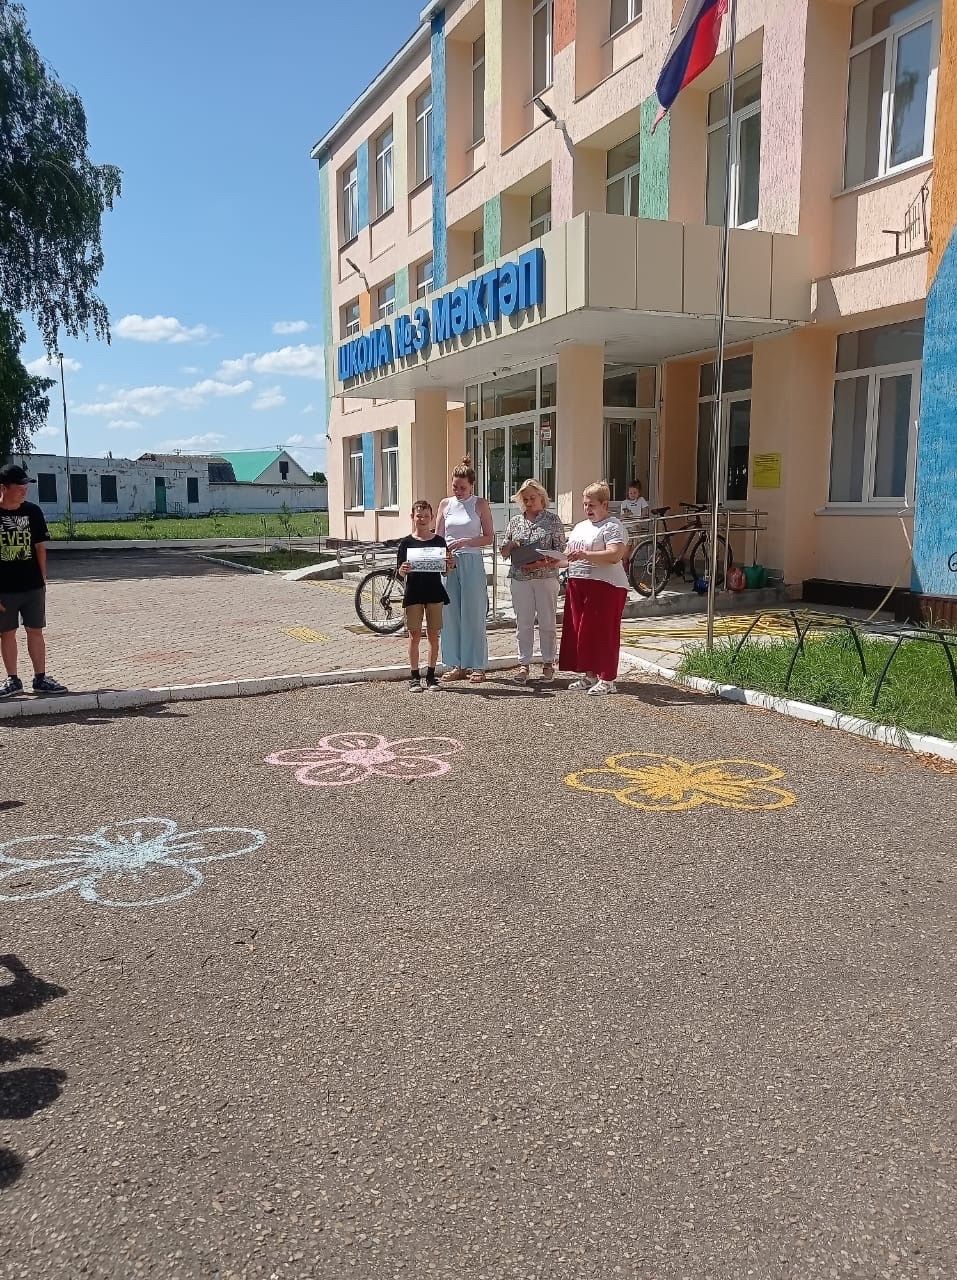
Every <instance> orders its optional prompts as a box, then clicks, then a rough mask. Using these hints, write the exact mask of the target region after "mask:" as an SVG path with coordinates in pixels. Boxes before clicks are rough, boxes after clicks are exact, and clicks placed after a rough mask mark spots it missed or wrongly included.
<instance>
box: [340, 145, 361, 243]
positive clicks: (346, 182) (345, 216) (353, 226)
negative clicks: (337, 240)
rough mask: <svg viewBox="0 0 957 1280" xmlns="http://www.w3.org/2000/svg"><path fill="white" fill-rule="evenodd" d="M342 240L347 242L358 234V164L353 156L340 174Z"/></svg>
mask: <svg viewBox="0 0 957 1280" xmlns="http://www.w3.org/2000/svg"><path fill="white" fill-rule="evenodd" d="M340 182H341V186H340V201H341V211H342V242H343V244H348V243H349V241H350V240H354V239H355V238H356V236H357V235H358V234H359V166H358V164H357V162H356V158H355V156H353V158H352V159H351V160H350V161H349V163H348V164H347V165H346V166H345V168H344V169H343V170H342V173H341V175H340Z"/></svg>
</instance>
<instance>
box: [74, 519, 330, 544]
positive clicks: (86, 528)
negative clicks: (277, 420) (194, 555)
mask: <svg viewBox="0 0 957 1280" xmlns="http://www.w3.org/2000/svg"><path fill="white" fill-rule="evenodd" d="M264 522H265V528H264ZM288 524H289V528H288V529H287V528H286V524H285V523H284V520H283V517H282V516H280V515H269V516H243V515H236V516H233V515H230V516H180V517H177V516H153V517H149V516H147V517H140V518H139V519H136V520H110V521H100V520H91V521H84V522H83V523H82V524H75V525H74V533H73V537H74V540H76V541H87V542H101V541H107V540H108V539H111V538H115V539H118V540H119V539H127V538H154V539H157V540H164V541H170V540H172V539H174V538H175V539H183V538H262V537H265V538H266V539H267V540H268V541H270V542H276V541H278V540H279V539H280V538H282V539H285V538H286V537H287V536H290V535H291V536H292V537H294V538H315V537H317V536H318V535H319V534H326V533H328V532H329V515H328V513H327V512H325V511H317V512H306V513H303V514H302V515H290V516H289V517H288ZM50 536H51V537H52V538H53V540H54V541H60V542H63V541H66V538H67V527H66V521H65V520H57V521H54V522H53V523H52V524H51V525H50Z"/></svg>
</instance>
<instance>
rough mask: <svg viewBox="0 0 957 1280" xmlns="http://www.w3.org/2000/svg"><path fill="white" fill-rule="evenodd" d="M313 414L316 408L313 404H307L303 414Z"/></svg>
mask: <svg viewBox="0 0 957 1280" xmlns="http://www.w3.org/2000/svg"><path fill="white" fill-rule="evenodd" d="M315 412H316V406H315V405H314V404H307V405H306V407H305V409H303V413H315Z"/></svg>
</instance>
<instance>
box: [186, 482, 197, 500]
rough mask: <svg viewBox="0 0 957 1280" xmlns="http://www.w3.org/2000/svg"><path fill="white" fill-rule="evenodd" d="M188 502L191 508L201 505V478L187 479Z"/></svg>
mask: <svg viewBox="0 0 957 1280" xmlns="http://www.w3.org/2000/svg"><path fill="white" fill-rule="evenodd" d="M186 502H187V504H188V505H189V506H196V505H198V503H199V478H198V477H197V476H187V477H186Z"/></svg>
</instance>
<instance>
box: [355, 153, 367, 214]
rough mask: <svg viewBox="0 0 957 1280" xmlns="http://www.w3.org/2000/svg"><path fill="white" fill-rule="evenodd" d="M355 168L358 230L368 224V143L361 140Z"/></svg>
mask: <svg viewBox="0 0 957 1280" xmlns="http://www.w3.org/2000/svg"><path fill="white" fill-rule="evenodd" d="M356 168H357V169H358V171H359V175H358V183H359V230H360V231H361V230H362V228H363V227H367V226H368V225H369V143H368V142H367V141H366V142H362V143H360V144H359V149H358V151H357V152H356Z"/></svg>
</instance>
